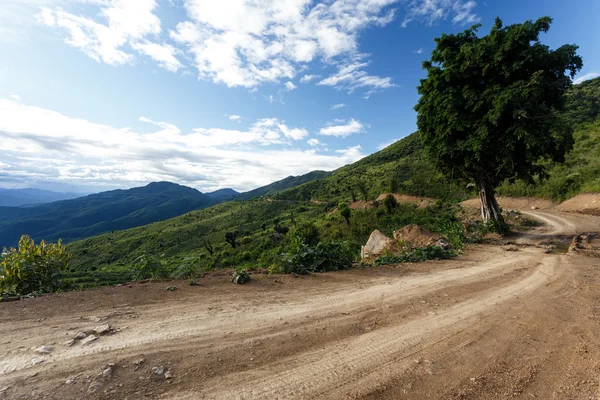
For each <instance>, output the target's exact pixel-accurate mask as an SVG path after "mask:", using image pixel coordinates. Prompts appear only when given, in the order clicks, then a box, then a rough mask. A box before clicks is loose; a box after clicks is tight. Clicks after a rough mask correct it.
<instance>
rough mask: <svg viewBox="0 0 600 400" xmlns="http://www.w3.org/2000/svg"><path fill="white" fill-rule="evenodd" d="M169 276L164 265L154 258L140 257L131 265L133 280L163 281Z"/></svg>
mask: <svg viewBox="0 0 600 400" xmlns="http://www.w3.org/2000/svg"><path fill="white" fill-rule="evenodd" d="M167 275H168V273H167V270H166V268H165V266H164V265H163V263H162V262H161V261H160V260H159V259H157V258H156V257H153V256H147V255H143V256H139V257H138V258H136V259H135V260H133V263H132V264H131V277H132V279H133V280H136V281H139V280H142V279H163V278H166V277H167Z"/></svg>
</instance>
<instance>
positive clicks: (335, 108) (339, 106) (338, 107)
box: [331, 103, 346, 110]
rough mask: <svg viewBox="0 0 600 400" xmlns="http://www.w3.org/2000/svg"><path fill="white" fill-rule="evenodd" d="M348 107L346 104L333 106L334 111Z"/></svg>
mask: <svg viewBox="0 0 600 400" xmlns="http://www.w3.org/2000/svg"><path fill="white" fill-rule="evenodd" d="M344 107H346V105H345V104H344V103H339V104H334V105H332V106H331V109H332V110H339V109H340V108H344Z"/></svg>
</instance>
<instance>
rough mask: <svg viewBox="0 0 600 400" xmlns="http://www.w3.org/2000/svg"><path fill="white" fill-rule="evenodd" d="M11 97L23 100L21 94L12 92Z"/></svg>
mask: <svg viewBox="0 0 600 400" xmlns="http://www.w3.org/2000/svg"><path fill="white" fill-rule="evenodd" d="M10 98H11V99H14V100H21V96H19V95H18V94H11V95H10Z"/></svg>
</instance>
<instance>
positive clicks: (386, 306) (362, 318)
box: [0, 211, 600, 400]
mask: <svg viewBox="0 0 600 400" xmlns="http://www.w3.org/2000/svg"><path fill="white" fill-rule="evenodd" d="M528 214H530V215H531V216H533V217H535V218H537V219H539V220H541V221H542V222H544V226H542V227H540V228H537V229H536V230H535V231H533V232H530V233H528V234H524V235H521V236H518V237H514V238H509V240H513V241H514V242H515V243H517V247H518V250H517V251H506V250H505V249H503V248H502V247H500V246H491V245H473V246H470V247H469V249H468V250H467V251H466V252H465V253H464V255H462V256H460V257H458V258H457V259H454V260H451V261H439V262H426V263H420V264H402V265H395V266H385V267H373V268H365V269H353V270H350V271H344V272H336V273H325V274H318V275H314V276H306V277H293V276H267V275H255V276H254V280H253V281H252V282H251V283H250V284H247V285H233V284H232V283H230V282H229V280H228V276H226V275H220V276H219V275H212V276H210V277H208V278H205V279H204V280H203V283H202V286H194V287H190V286H188V285H187V284H186V282H183V281H178V282H175V283H174V285H175V286H177V287H178V290H175V291H167V290H166V287H167V286H170V285H171V284H173V283H164V282H163V283H145V284H143V283H137V284H132V285H123V286H118V287H111V288H104V289H99V290H90V291H85V292H71V293H63V294H58V295H52V296H45V297H42V298H37V299H27V300H23V301H19V302H13V303H4V304H0V399H61V400H65V399H87V398H89V399H148V398H150V399H180V400H184V399H190V400H191V399H513V398H517V399H532V398H537V399H600V258H595V257H593V254H592V256H591V257H590V256H589V254H588V256H587V257H585V256H581V255H577V254H568V255H567V254H562V253H559V252H555V253H551V254H546V253H545V250H544V249H543V248H539V247H536V246H533V244H539V243H553V242H556V241H559V240H563V241H564V240H568V239H569V238H570V237H572V235H574V234H576V233H581V232H598V231H600V218H598V217H592V216H583V215H575V214H562V213H556V212H546V211H544V212H542V211H535V212H534V211H531V212H528ZM513 250H514V248H513ZM106 323H108V324H109V325H110V327H111V329H112V332H111V333H106V334H103V335H98V339H97V340H94V341H92V342H90V343H88V344H82V343H81V342H79V341H77V342H76V343H75V344H73V345H72V346H69V345H68V344H67V343H66V342H67V341H69V340H71V339H73V338H74V337H75V335H76V334H77V333H78V332H80V331H87V332H89V331H91V330H92V329H93V328H94V327H96V326H99V325H103V324H106ZM42 346H47V348H40V347H42ZM45 353H46V354H45ZM141 360H143V361H141ZM159 366H162V367H163V371H162V374H157V373H156V372H155V371H156V368H155V369H154V371H153V367H159ZM167 371H168V373H167ZM158 372H161V371H158ZM103 373H104V375H103ZM166 376H168V377H169V379H167V378H166Z"/></svg>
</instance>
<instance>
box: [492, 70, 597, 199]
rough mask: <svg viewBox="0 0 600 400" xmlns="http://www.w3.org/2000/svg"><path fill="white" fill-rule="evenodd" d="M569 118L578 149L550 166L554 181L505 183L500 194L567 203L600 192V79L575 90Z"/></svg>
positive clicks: (575, 147)
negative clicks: (562, 160) (580, 195)
mask: <svg viewBox="0 0 600 400" xmlns="http://www.w3.org/2000/svg"><path fill="white" fill-rule="evenodd" d="M566 116H567V118H568V119H569V120H570V122H571V124H572V125H573V126H574V127H575V133H574V135H573V136H574V139H575V145H574V147H573V150H572V151H571V152H569V153H568V154H567V156H566V159H565V162H564V164H562V165H553V166H550V168H549V173H550V178H549V179H548V180H546V181H543V182H539V181H536V182H534V183H530V184H527V183H525V182H521V181H517V182H514V183H510V182H505V183H504V184H503V185H502V186H501V187H500V188H499V190H498V192H499V193H500V194H502V195H506V196H537V197H544V198H548V199H553V200H556V201H563V200H565V199H568V198H570V197H572V196H575V195H577V194H579V193H585V192H600V78H595V79H592V80H589V81H585V82H583V83H580V84H579V85H575V86H573V88H572V89H571V90H570V91H569V93H568V96H567V111H566Z"/></svg>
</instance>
